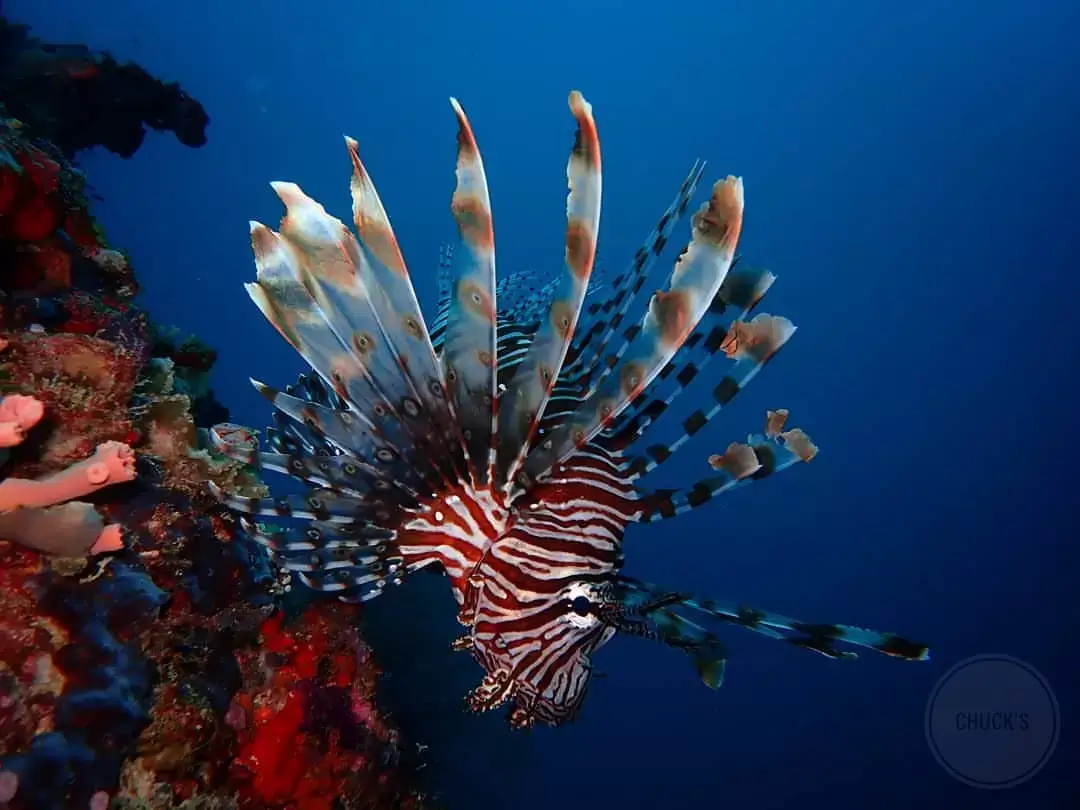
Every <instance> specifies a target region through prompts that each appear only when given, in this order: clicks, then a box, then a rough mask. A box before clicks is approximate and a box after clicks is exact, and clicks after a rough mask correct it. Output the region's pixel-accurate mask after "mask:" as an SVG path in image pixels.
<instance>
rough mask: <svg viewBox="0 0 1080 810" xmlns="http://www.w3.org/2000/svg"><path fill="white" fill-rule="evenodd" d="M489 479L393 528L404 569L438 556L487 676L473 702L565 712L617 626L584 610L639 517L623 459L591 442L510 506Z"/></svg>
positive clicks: (523, 713) (550, 717)
mask: <svg viewBox="0 0 1080 810" xmlns="http://www.w3.org/2000/svg"><path fill="white" fill-rule="evenodd" d="M504 503H505V499H504V498H502V497H501V496H500V495H499V494H497V493H494V492H493V491H492V490H491V489H490V488H483V489H475V488H473V487H471V486H465V485H462V486H458V487H456V488H454V489H453V490H451V491H449V492H447V493H440V494H439V495H438V497H437V498H436V499H435V500H434V501H433V502H432V503H431V504H429V505H425V507H424V509H423V510H422V511H421V513H420V514H418V515H416V516H415V517H412V518H411V519H410V520H408V521H407V522H405V523H404V524H403V525H402V527H401V529H400V530H399V533H398V549H399V551H400V552H401V554H402V556H403V557H404V558H405V565H406V566H407V567H408V568H410V569H415V568H420V567H423V566H425V565H428V564H430V563H432V562H438V563H439V564H440V565H441V566H442V567H443V569H444V570H445V571H446V574H447V576H448V577H449V578H450V581H451V587H452V590H453V593H454V597H455V598H456V599H457V602H458V604H459V605H460V606H461V610H460V612H459V614H458V620H459V621H460V622H461V623H462V624H463V625H465V626H466V627H468V628H469V632H468V634H467V635H466V636H464V637H463V638H462V639H461V640H460V641H459V642H458V644H457V646H458V647H459V648H460V649H468V650H470V651H471V652H472V653H473V655H474V656H475V657H476V659H477V661H478V662H479V663H480V664H481V666H483V667H484V669H485V671H486V672H487V676H486V677H485V679H484V682H483V683H482V684H481V686H480V687H479V688H478V689H477V690H476V691H474V692H473V693H472V695H471V696H470V703H471V704H472V707H473V708H474V709H477V710H483V709H488V708H493V707H494V706H497V705H499V704H500V703H502V702H503V701H505V700H507V699H510V698H516V700H517V709H516V710H515V712H514V722H515V724H516V725H527V724H531V722H532V721H533V720H534V719H541V720H543V721H546V722H558V721H559V720H564V719H567V718H568V717H570V716H572V715H573V713H574V712H575V711H576V709H577V707H578V706H579V705H580V703H581V700H582V698H583V697H584V694H585V689H586V686H587V684H588V678H589V671H590V669H591V663H590V656H591V654H592V652H593V651H594V650H595V649H596V648H597V647H599V646H600V645H602V644H603V643H604V642H606V641H607V640H608V639H609V638H610V637H611V635H612V634H613V633H614V631H613V630H612V629H611V628H608V627H604V626H603V625H601V624H600V623H599V621H598V620H597V619H596V618H595V617H593V616H591V615H588V614H587V613H585V612H584V611H582V610H580V609H579V610H575V609H574V608H575V603H576V604H577V605H578V606H580V605H581V604H582V603H581V602H580V600H581V599H585V600H588V601H589V602H594V601H595V600H594V599H592V595H593V587H594V585H595V584H596V583H601V582H603V581H605V580H606V579H607V578H608V577H609V576H610V575H611V574H612V573H613V572H614V571H616V570H617V568H618V566H619V564H620V561H621V558H622V551H621V548H622V538H623V534H624V532H625V530H626V526H627V524H629V523H631V522H633V521H635V520H636V519H638V518H639V517H640V516H641V509H640V506H639V504H638V502H637V494H636V491H635V490H634V487H633V485H632V484H631V483H630V479H629V476H628V475H627V474H626V471H625V469H624V465H623V464H622V463H621V461H620V459H619V458H618V457H617V456H615V455H613V454H611V453H608V452H607V451H605V450H603V449H601V448H599V447H598V446H596V445H590V446H589V447H587V448H584V449H582V450H581V451H579V452H578V453H576V454H575V455H574V456H573V457H572V458H571V459H569V460H568V461H567V462H565V463H564V464H561V465H559V466H558V467H557V468H556V469H555V470H553V471H552V475H551V476H550V477H548V478H546V479H545V480H543V481H541V482H539V483H537V484H536V485H535V486H533V487H532V488H531V489H530V490H529V491H528V492H526V493H524V494H522V495H520V496H518V497H517V498H516V499H515V500H514V501H513V503H511V504H510V505H509V507H506V506H504Z"/></svg>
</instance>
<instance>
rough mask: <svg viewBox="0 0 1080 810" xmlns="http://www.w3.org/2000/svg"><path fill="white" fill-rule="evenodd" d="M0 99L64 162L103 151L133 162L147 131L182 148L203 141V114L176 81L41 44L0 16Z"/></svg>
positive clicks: (76, 49)
mask: <svg viewBox="0 0 1080 810" xmlns="http://www.w3.org/2000/svg"><path fill="white" fill-rule="evenodd" d="M0 98H3V99H4V101H5V103H6V104H7V107H8V109H9V111H10V112H11V113H12V114H13V115H14V116H16V117H17V118H19V119H20V120H22V121H26V122H27V124H29V125H30V126H31V127H33V129H34V130H35V132H36V133H37V135H38V137H41V138H44V139H46V140H48V141H49V142H51V143H52V144H54V145H55V146H56V147H57V148H58V149H59V150H60V151H61V152H62V153H63V154H64V155H65V156H67V157H72V156H74V154H75V153H76V152H78V151H80V150H82V149H89V148H90V147H93V146H98V145H101V146H104V147H105V148H106V149H108V150H110V151H111V152H114V153H116V154H118V155H120V156H121V157H125V158H128V157H131V156H132V155H133V154H135V152H136V151H137V150H138V148H139V147H140V146H141V145H142V142H143V138H144V137H145V135H146V127H147V126H149V127H152V128H153V129H156V130H159V131H164V130H170V131H172V132H173V133H175V135H176V138H177V140H179V141H180V143H182V144H184V145H185V146H190V147H199V146H202V145H203V144H205V143H206V126H207V124H209V122H210V118H209V116H208V115H207V114H206V111H205V110H204V109H203V107H202V105H201V104H199V102H198V101H196V100H195V99H193V98H192V97H191V96H189V95H188V94H187V93H185V92H184V91H183V90H181V89H180V86H179V85H178V84H175V83H165V82H162V81H161V80H160V79H156V78H154V77H153V76H151V75H150V74H149V73H147V72H146V70H144V69H143V68H142V67H140V66H139V65H136V64H133V63H130V62H127V63H120V62H118V61H117V60H116V59H114V58H113V57H112V56H110V55H109V54H107V53H95V52H93V51H91V50H90V49H89V48H87V47H86V46H84V45H62V44H55V43H48V42H42V41H41V40H39V39H37V38H35V37H32V36H30V32H29V29H28V28H27V27H26V26H24V25H16V24H13V23H10V22H8V21H7V20H5V19H4V18H3V17H2V16H0Z"/></svg>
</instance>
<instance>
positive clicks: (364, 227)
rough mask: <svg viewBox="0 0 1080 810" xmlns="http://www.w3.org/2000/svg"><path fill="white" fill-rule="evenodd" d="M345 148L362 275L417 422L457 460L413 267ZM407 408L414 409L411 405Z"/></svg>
mask: <svg viewBox="0 0 1080 810" xmlns="http://www.w3.org/2000/svg"><path fill="white" fill-rule="evenodd" d="M345 145H346V147H347V149H348V152H349V159H350V160H351V162H352V177H351V180H350V183H349V189H350V193H351V195H352V205H353V222H354V224H355V226H356V233H357V235H358V236H359V239H360V246H361V248H362V249H363V251H364V253H365V255H366V256H367V257H368V258H369V261H368V262H367V264H366V265H365V266H364V268H363V271H364V272H365V273H367V274H368V278H369V281H370V284H369V286H372V287H374V288H375V289H376V290H377V291H378V300H380V301H382V302H383V303H384V305H385V306H386V308H387V315H386V317H385V318H384V319H383V320H384V327H385V328H386V329H387V331H388V333H389V334H390V335H391V336H392V337H393V340H394V342H395V346H396V348H397V357H396V361H397V364H398V367H399V371H400V373H401V374H402V376H404V377H405V378H406V379H408V380H409V381H410V382H411V385H412V389H413V391H414V392H415V397H416V399H415V400H414V401H415V402H417V403H418V404H419V405H420V406H421V413H418V414H417V418H419V419H424V417H425V416H426V421H427V422H428V423H429V424H430V425H431V426H432V427H433V428H434V429H435V432H436V434H437V435H436V436H435V437H434V438H435V441H436V444H437V446H438V447H439V448H440V449H441V450H442V451H443V452H444V453H446V454H448V455H449V456H450V457H452V458H454V459H455V460H458V459H460V457H461V456H462V455H463V453H464V448H463V446H462V441H461V434H460V431H459V430H458V425H457V419H456V418H455V414H454V411H453V407H452V406H451V404H450V403H449V402H448V400H447V393H446V382H445V380H444V379H443V375H442V371H441V368H440V366H439V361H438V358H437V357H436V355H435V347H434V346H433V345H432V342H431V335H430V334H429V332H428V328H427V324H426V323H425V322H424V316H423V314H422V313H421V311H420V302H419V301H418V299H417V297H416V290H415V289H414V288H413V284H412V280H411V278H410V276H409V270H408V267H407V266H406V264H405V259H404V257H403V256H402V254H401V249H400V247H399V246H398V241H397V237H396V236H395V235H394V230H393V228H392V227H391V225H390V218H389V217H388V216H387V214H386V210H385V208H384V207H383V204H382V200H381V199H380V198H379V193H378V191H377V190H376V189H375V184H374V182H373V181H372V179H371V175H370V174H369V173H368V171H367V169H366V167H365V166H364V164H363V162H362V161H361V160H360V152H359V146H358V144H357V142H356V141H355V140H354V139H352V138H348V137H347V138H346V139H345ZM405 407H409V405H408V403H405Z"/></svg>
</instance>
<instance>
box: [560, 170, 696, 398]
mask: <svg viewBox="0 0 1080 810" xmlns="http://www.w3.org/2000/svg"><path fill="white" fill-rule="evenodd" d="M704 171H705V161H703V160H698V161H695V162H694V165H693V167H692V168H691V169H690V173H689V174H688V175H687V176H686V179H684V180H683V182H682V185H681V186H680V187H679V192H678V194H676V195H675V199H674V200H672V202H671V204H670V205H669V206H668V207H667V210H665V211H664V213H663V215H662V216H661V217H660V220H659V221H658V222H657V223H656V227H655V228H654V229H653V231H652V233H650V234H649V236H648V238H646V240H645V242H644V243H643V244H642V245H641V247H639V248H638V249H637V252H636V253H635V254H634V261H633V263H632V264H631V266H630V268H629V269H628V270H626V271H625V272H624V273H623V274H622V275H620V276H618V277H616V278H615V280H614V281H613V282H612V287H613V290H612V292H613V294H612V295H610V296H608V297H606V298H605V299H604V300H603V301H600V302H597V303H594V304H592V305H591V306H590V307H589V309H588V313H587V315H588V316H589V317H590V318H591V319H593V320H592V322H591V323H590V325H589V328H588V329H587V331H585V332H584V334H583V335H582V337H581V339H580V340H579V341H576V342H575V344H574V347H573V355H574V361H573V362H572V363H568V366H569V369H568V371H569V372H570V373H571V374H574V375H577V374H579V373H582V374H585V375H586V376H587V377H588V379H587V380H586V382H587V391H588V393H590V394H591V393H592V392H593V391H595V390H596V386H597V384H598V383H599V382H600V381H601V380H602V379H604V377H606V376H607V375H608V374H609V373H610V371H611V369H612V367H613V364H612V363H608V362H602V361H603V359H604V352H605V350H606V349H607V347H608V344H609V343H610V342H611V339H612V337H614V335H615V333H616V332H617V330H618V329H619V326H620V325H621V324H622V322H623V319H624V318H625V317H626V313H627V311H628V310H629V309H630V306H631V304H633V302H634V301H635V300H636V299H637V298H638V294H639V293H640V292H641V290H642V288H643V287H644V286H645V281H646V280H647V278H648V275H649V271H650V270H651V269H652V267H653V265H654V264H655V262H656V259H657V257H659V255H660V254H661V253H662V252H663V251H664V248H665V247H667V244H668V240H670V238H671V233H672V231H674V230H675V226H676V225H677V224H678V223H679V221H680V220H681V219H682V217H683V215H684V214H685V213H686V209H687V207H688V206H689V205H690V200H691V199H693V196H694V194H695V193H696V192H697V187H698V183H700V182H701V176H702V174H703V173H704ZM623 351H625V346H624V349H623ZM621 354H622V352H620V353H619V354H618V355H616V357H617V358H621Z"/></svg>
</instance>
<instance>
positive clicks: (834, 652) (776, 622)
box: [599, 577, 930, 688]
mask: <svg viewBox="0 0 1080 810" xmlns="http://www.w3.org/2000/svg"><path fill="white" fill-rule="evenodd" d="M604 598H605V599H606V600H608V602H607V604H605V605H603V606H601V608H600V610H599V612H600V615H601V616H602V617H603V621H605V622H606V623H608V624H610V625H611V626H614V627H615V628H616V629H617V630H620V631H622V632H626V633H629V634H631V635H636V636H639V637H642V638H648V639H652V640H654V641H659V642H661V643H663V644H666V645H667V646H669V647H673V648H675V649H679V650H682V651H683V652H685V653H687V654H688V655H689V656H690V657H691V658H692V659H693V662H694V666H695V668H696V669H697V671H698V673H699V675H701V678H702V680H703V681H704V682H705V683H706V685H708V686H710V687H712V688H717V687H718V686H719V685H720V683H721V682H722V681H723V675H724V668H725V662H726V660H727V653H726V648H725V647H724V645H723V644H722V643H721V642H720V640H719V637H718V635H717V633H718V632H720V631H721V630H722V628H723V627H724V626H726V625H736V626H739V627H743V628H745V629H747V630H751V631H753V632H755V633H759V634H761V635H764V636H767V637H768V638H771V639H774V640H777V641H783V642H786V643H788V644H791V645H793V646H795V647H801V648H803V649H807V650H811V651H813V652H816V653H819V654H821V655H824V656H825V657H827V658H832V659H837V660H839V659H852V658H856V657H857V655H856V653H855V652H854V651H853V650H845V649H842V648H841V647H840V646H839V645H848V646H850V647H855V648H863V649H868V650H874V651H876V652H879V653H882V654H884V655H887V656H889V657H891V658H898V659H901V660H905V661H926V660H929V658H930V651H929V648H928V647H927V646H926V645H924V644H920V643H917V642H913V641H909V640H908V639H906V638H903V637H902V636H898V635H896V634H895V633H882V632H878V631H876V630H867V629H865V628H861V627H853V626H850V625H844V624H818V623H812V622H803V621H799V620H798V619H792V618H790V617H788V616H783V615H781V614H779V613H771V612H769V611H765V610H759V609H757V608H752V607H747V606H746V605H740V604H736V603H725V602H719V601H716V600H712V599H697V598H695V597H693V596H690V595H687V594H685V593H680V592H675V591H667V590H665V589H663V588H660V587H658V586H656V585H652V584H650V583H647V582H641V581H639V580H636V579H631V578H629V577H619V578H618V579H617V580H616V581H615V582H613V583H612V584H611V585H610V586H609V587H608V588H607V590H606V592H605V593H604Z"/></svg>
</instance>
